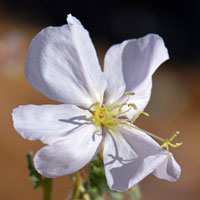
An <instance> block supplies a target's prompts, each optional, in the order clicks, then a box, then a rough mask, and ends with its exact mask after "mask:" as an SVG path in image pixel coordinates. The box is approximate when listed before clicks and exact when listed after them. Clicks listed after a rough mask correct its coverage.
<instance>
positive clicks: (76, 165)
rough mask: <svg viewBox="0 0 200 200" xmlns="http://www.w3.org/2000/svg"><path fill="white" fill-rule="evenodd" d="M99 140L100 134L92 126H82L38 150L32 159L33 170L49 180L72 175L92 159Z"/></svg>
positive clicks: (96, 150)
mask: <svg viewBox="0 0 200 200" xmlns="http://www.w3.org/2000/svg"><path fill="white" fill-rule="evenodd" d="M101 140H102V136H101V132H97V131H96V128H95V127H94V125H91V124H85V125H82V126H80V127H79V128H77V129H75V130H73V131H72V132H71V133H70V134H69V135H67V136H66V137H65V138H64V139H63V140H60V141H57V142H54V143H52V144H51V145H49V146H45V147H43V148H42V149H40V150H39V151H38V152H37V153H36V155H35V157H34V165H35V168H36V170H37V171H38V172H39V173H41V174H42V175H43V176H46V177H50V178H55V177H58V176H62V175H65V174H71V173H74V172H76V171H78V170H79V169H81V168H83V167H84V166H85V165H87V163H88V162H90V161H91V159H93V157H94V156H95V155H96V153H97V152H98V150H99V147H100V145H101Z"/></svg>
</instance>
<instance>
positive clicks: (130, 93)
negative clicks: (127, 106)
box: [124, 92, 135, 95]
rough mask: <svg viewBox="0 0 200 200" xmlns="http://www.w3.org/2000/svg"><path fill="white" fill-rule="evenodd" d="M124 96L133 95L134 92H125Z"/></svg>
mask: <svg viewBox="0 0 200 200" xmlns="http://www.w3.org/2000/svg"><path fill="white" fill-rule="evenodd" d="M124 95H135V92H126V93H125V94H124Z"/></svg>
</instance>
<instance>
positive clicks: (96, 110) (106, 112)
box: [91, 92, 141, 129]
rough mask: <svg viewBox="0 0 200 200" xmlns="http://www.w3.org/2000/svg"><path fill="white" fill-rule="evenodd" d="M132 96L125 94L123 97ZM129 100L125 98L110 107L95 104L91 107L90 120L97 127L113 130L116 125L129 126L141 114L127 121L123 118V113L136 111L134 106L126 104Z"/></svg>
mask: <svg viewBox="0 0 200 200" xmlns="http://www.w3.org/2000/svg"><path fill="white" fill-rule="evenodd" d="M129 95H134V93H130V92H129V93H125V95H124V96H127V97H128V96H129ZM128 100H129V98H126V100H124V101H123V102H122V103H119V104H116V103H114V104H111V105H104V104H103V105H101V104H100V103H95V104H93V105H92V106H91V108H92V117H91V118H92V120H93V121H94V124H95V125H96V126H97V127H98V126H105V127H106V128H109V129H114V128H115V127H116V126H117V125H118V126H119V125H121V126H123V125H128V126H130V123H128V122H131V123H133V122H134V121H135V119H136V118H137V116H139V114H141V112H140V113H139V114H138V113H137V114H136V115H137V116H136V115H134V116H133V118H131V119H128V118H127V117H125V116H124V114H125V113H127V112H129V111H130V110H131V109H137V107H136V105H135V104H133V103H127V102H128Z"/></svg>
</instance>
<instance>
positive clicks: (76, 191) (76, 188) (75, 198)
mask: <svg viewBox="0 0 200 200" xmlns="http://www.w3.org/2000/svg"><path fill="white" fill-rule="evenodd" d="M75 175H76V180H75V186H74V192H73V195H72V200H78V196H79V193H80V185H81V177H80V174H79V172H76V173H75Z"/></svg>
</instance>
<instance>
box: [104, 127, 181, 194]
mask: <svg viewBox="0 0 200 200" xmlns="http://www.w3.org/2000/svg"><path fill="white" fill-rule="evenodd" d="M158 146H159V145H158V144H157V143H156V142H155V141H154V140H153V139H152V138H151V137H149V136H148V135H146V134H144V133H143V132H141V131H139V130H136V129H126V128H118V129H116V130H115V132H114V133H112V134H109V133H108V134H107V135H106V137H105V141H104V164H105V172H106V178H107V182H108V185H109V187H110V188H111V189H113V190H117V191H119V192H122V191H125V190H128V189H129V188H130V187H132V186H133V185H135V184H137V183H138V182H140V181H141V180H142V179H143V178H145V177H146V176H147V175H149V174H150V173H152V172H154V173H156V172H157V173H156V175H157V176H158V177H162V178H164V179H167V180H168V177H167V176H166V174H167V172H166V168H165V169H164V170H163V171H161V170H160V168H161V166H162V165H164V163H165V162H168V154H167V152H166V151H165V150H164V149H159V148H158ZM156 169H159V171H156ZM176 171H177V166H175V165H174V168H170V174H173V173H176ZM161 173H162V174H161Z"/></svg>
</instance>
